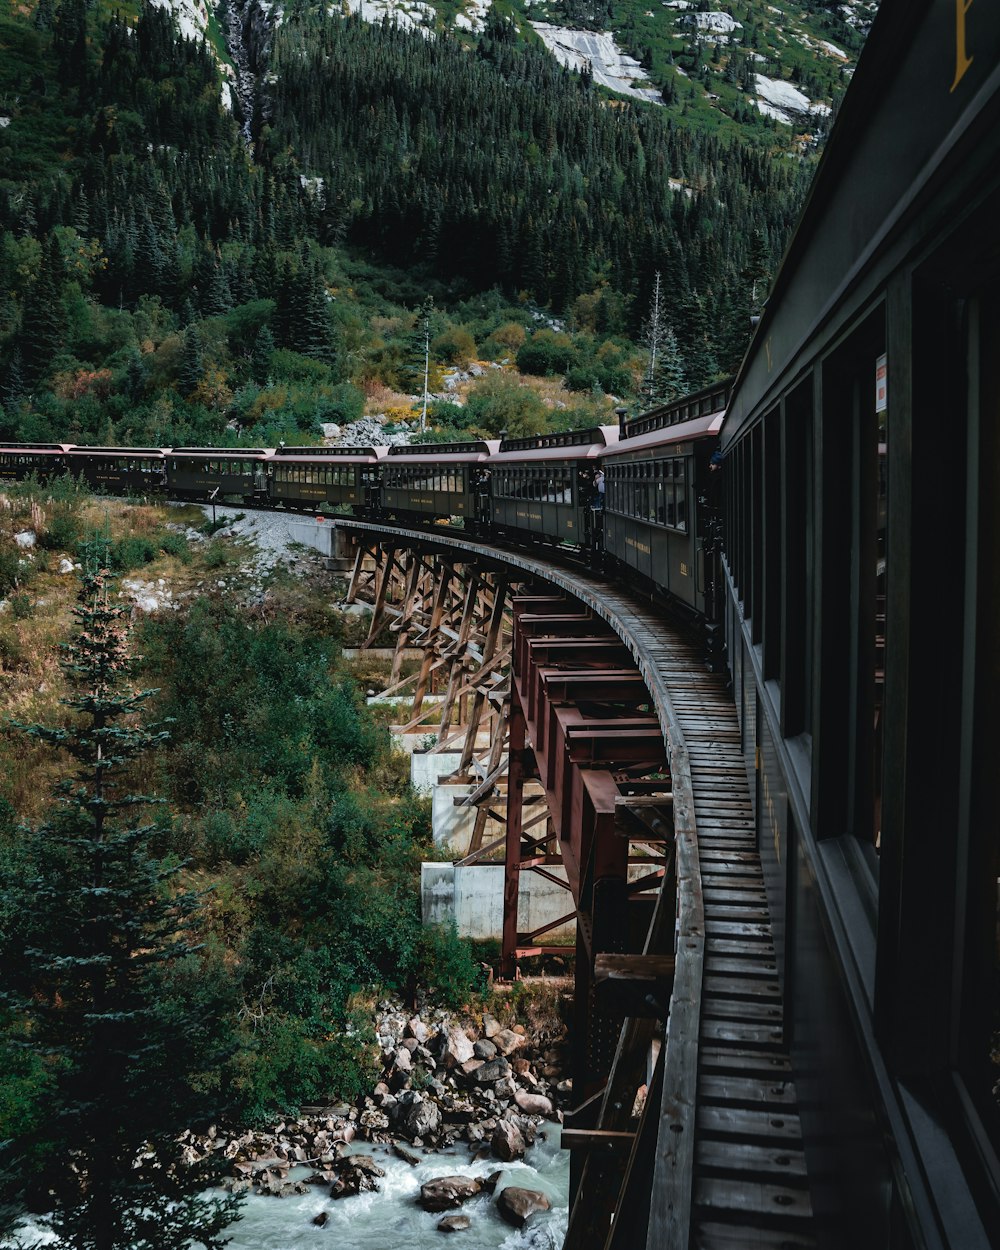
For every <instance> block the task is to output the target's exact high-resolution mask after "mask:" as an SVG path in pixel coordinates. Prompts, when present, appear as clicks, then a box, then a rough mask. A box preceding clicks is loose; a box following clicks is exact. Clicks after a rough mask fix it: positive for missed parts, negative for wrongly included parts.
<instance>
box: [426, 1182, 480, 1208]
mask: <svg viewBox="0 0 1000 1250" xmlns="http://www.w3.org/2000/svg"><path fill="white" fill-rule="evenodd" d="M481 1190H482V1185H481V1184H480V1183H479V1181H478V1180H476V1178H475V1177H474V1176H438V1177H435V1179H434V1180H432V1181H427V1183H426V1184H424V1185H421V1186H420V1205H421V1206H422V1207H423V1208H424V1210H425V1211H448V1210H449V1209H450V1208H452V1207H460V1206H461V1205H462V1203H463V1202H467V1201H468V1200H469V1199H470V1198H474V1197H475V1196H476V1194H478V1193H479V1192H480V1191H481Z"/></svg>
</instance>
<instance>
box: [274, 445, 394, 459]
mask: <svg viewBox="0 0 1000 1250" xmlns="http://www.w3.org/2000/svg"><path fill="white" fill-rule="evenodd" d="M388 451H389V449H388V447H348V446H341V447H276V448H275V450H274V452H273V454H274V455H275V456H280V457H281V459H282V460H287V459H288V458H289V457H294V458H295V459H297V460H319V459H325V458H326V457H327V456H339V457H344V456H349V457H351V458H353V459H357V458H358V457H359V456H367V457H369V458H372V457H379V458H380V457H382V456H385V455H387V454H388Z"/></svg>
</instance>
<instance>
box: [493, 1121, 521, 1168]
mask: <svg viewBox="0 0 1000 1250" xmlns="http://www.w3.org/2000/svg"><path fill="white" fill-rule="evenodd" d="M490 1146H491V1147H492V1149H493V1153H494V1154H495V1155H496V1157H497V1158H498V1159H503V1161H504V1162H505V1163H510V1162H511V1160H512V1159H520V1157H521V1155H523V1154H524V1152H525V1150H526V1149H527V1146H526V1145H525V1141H524V1136H523V1134H522V1133H521V1130H520V1129H519V1128H518V1127H517V1125H516V1124H513V1123H511V1121H510V1120H501V1121H500V1123H499V1124H498V1125H497V1126H496V1128H495V1129H494V1130H493V1138H492V1140H491V1142H490Z"/></svg>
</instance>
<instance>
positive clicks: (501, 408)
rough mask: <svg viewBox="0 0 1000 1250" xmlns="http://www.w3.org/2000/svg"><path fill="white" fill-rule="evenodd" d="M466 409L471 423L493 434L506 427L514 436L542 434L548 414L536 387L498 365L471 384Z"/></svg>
mask: <svg viewBox="0 0 1000 1250" xmlns="http://www.w3.org/2000/svg"><path fill="white" fill-rule="evenodd" d="M465 411H466V414H467V416H468V422H469V425H474V426H480V427H482V429H484V430H487V431H488V432H489V433H490V434H499V433H500V431H501V430H506V431H507V433H508V434H510V435H511V436H521V435H528V434H540V433H541V432H542V430H544V429H545V425H546V416H547V414H548V409H547V408H546V407H545V405H544V404H543V403H542V401H541V399H540V398H539V397H538V395H537V394H536V393H535V391H533V390H532V389H531V388H530V387H528V386H522V385H521V384H520V383H519V382H518V381H517V379H516V378H513V377H511V376H510V375H509V374H506V373H502V372H501V371H500V370H498V369H491V370H490V372H489V373H488V374H487V375H486V376H485V377H484V378H480V380H479V381H478V382H477V383H476V385H475V386H474V387H473V388H472V390H471V391H470V393H469V398H468V402H467V403H466V406H465Z"/></svg>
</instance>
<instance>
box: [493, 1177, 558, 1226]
mask: <svg viewBox="0 0 1000 1250" xmlns="http://www.w3.org/2000/svg"><path fill="white" fill-rule="evenodd" d="M551 1205H552V1204H551V1203H550V1202H549V1200H548V1198H546V1196H545V1195H544V1194H543V1193H542V1192H541V1191H540V1190H538V1189H520V1188H519V1187H518V1186H517V1185H508V1186H507V1188H506V1189H505V1190H503V1191H502V1192H501V1194H500V1197H499V1198H497V1210H498V1211H499V1212H500V1214H501V1216H502V1217H503V1218H504V1219H505V1220H506V1221H507V1223H508V1224H513V1225H514V1227H515V1228H523V1227H524V1226H525V1224H527V1222H528V1221H529V1220H530V1219H531V1217H532V1216H533V1215H537V1214H538V1212H539V1211H548V1209H549V1207H551Z"/></svg>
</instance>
